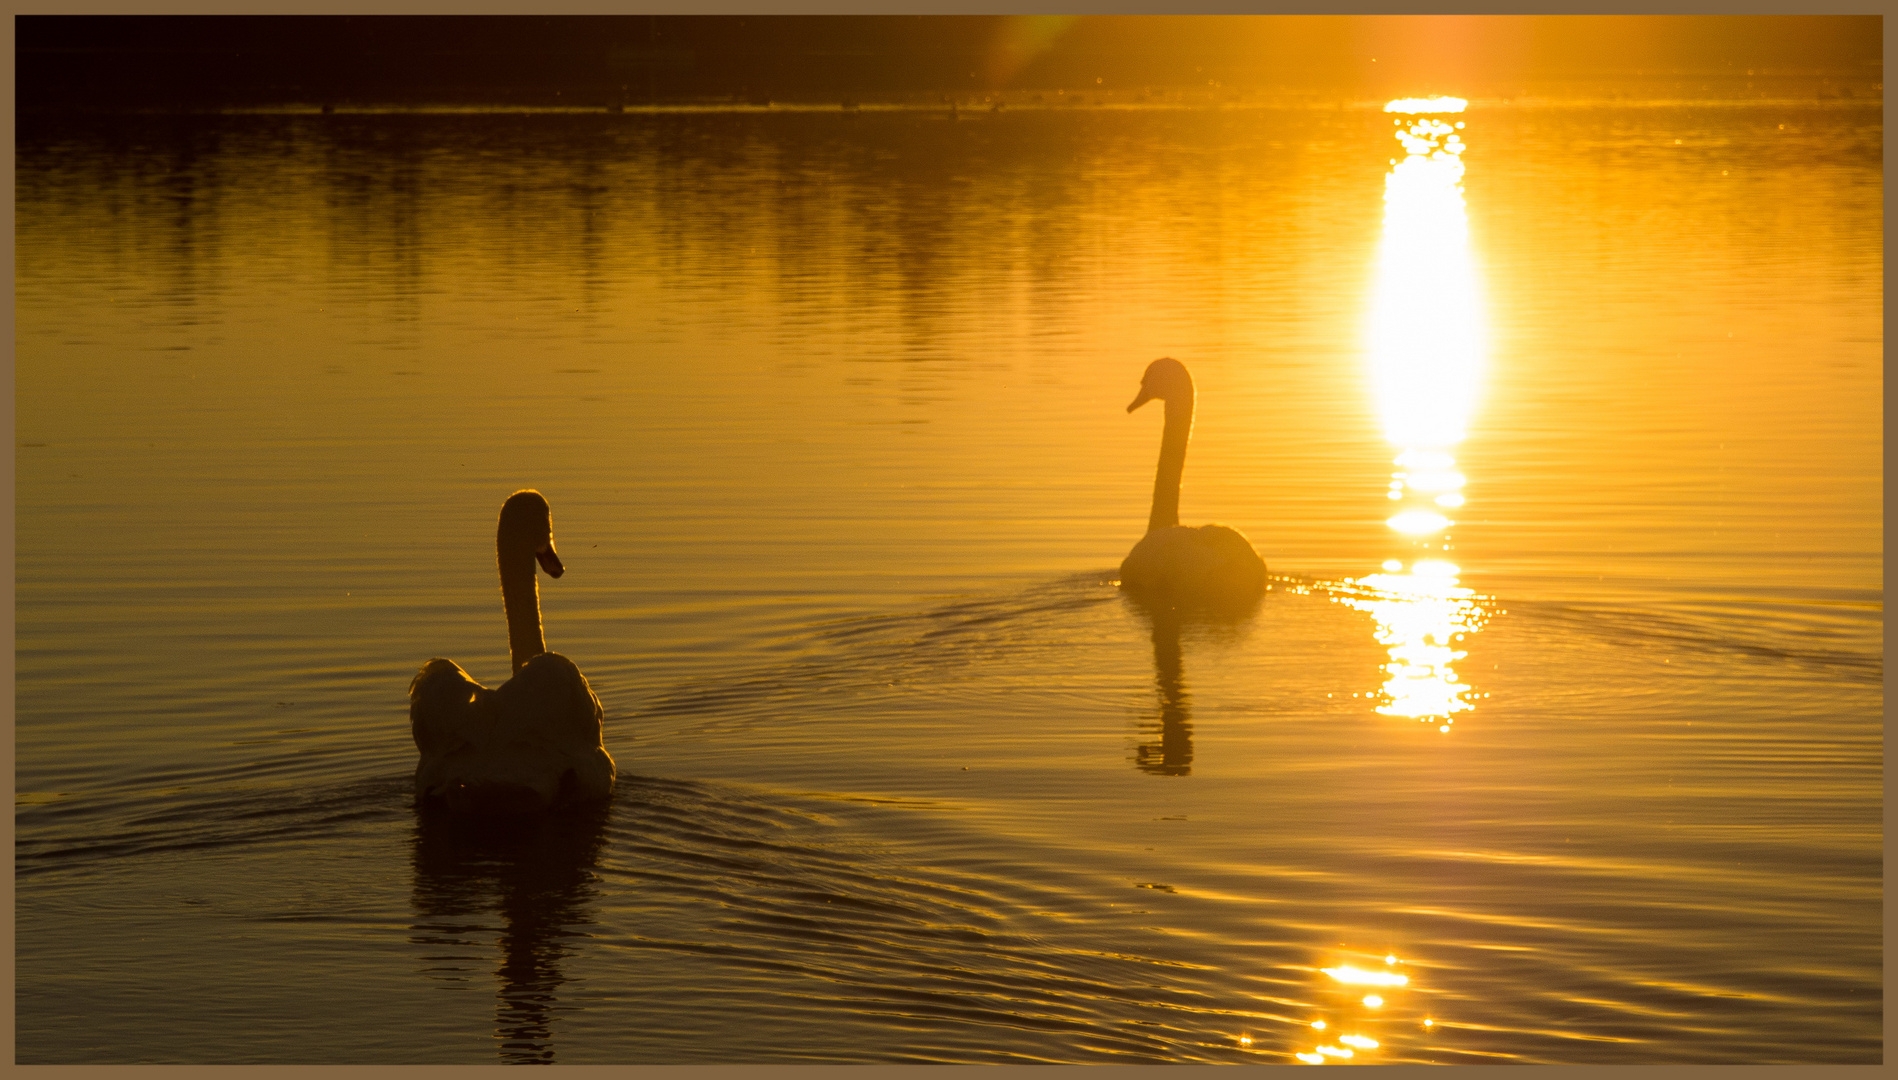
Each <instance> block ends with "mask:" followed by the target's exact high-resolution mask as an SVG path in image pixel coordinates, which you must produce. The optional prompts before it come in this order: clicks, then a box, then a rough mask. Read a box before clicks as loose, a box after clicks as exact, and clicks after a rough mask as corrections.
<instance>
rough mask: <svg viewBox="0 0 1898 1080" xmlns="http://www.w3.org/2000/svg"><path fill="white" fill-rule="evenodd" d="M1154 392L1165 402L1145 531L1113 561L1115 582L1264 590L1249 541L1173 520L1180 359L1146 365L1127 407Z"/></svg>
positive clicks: (1190, 595) (1259, 562) (1153, 589)
mask: <svg viewBox="0 0 1898 1080" xmlns="http://www.w3.org/2000/svg"><path fill="white" fill-rule="evenodd" d="M1154 398H1159V399H1161V400H1162V401H1164V402H1166V429H1165V432H1164V433H1163V434H1162V435H1161V436H1160V466H1159V469H1158V470H1157V472H1156V474H1155V476H1154V480H1153V510H1152V512H1151V513H1150V514H1149V515H1148V516H1147V535H1145V536H1143V537H1141V538H1140V542H1139V543H1138V544H1135V545H1134V549H1133V550H1132V551H1130V552H1128V553H1127V558H1126V559H1124V560H1122V562H1121V564H1120V583H1121V587H1122V588H1125V589H1129V590H1132V591H1135V592H1139V593H1144V594H1147V595H1149V596H1155V597H1165V598H1170V599H1176V600H1210V601H1220V600H1246V599H1251V598H1253V597H1256V596H1258V595H1259V594H1260V593H1262V592H1264V591H1265V560H1264V559H1261V558H1259V553H1258V552H1256V551H1254V550H1252V542H1251V541H1250V540H1247V539H1246V538H1245V535H1244V534H1243V533H1241V532H1240V531H1239V530H1237V529H1234V528H1232V527H1230V526H1226V525H1202V526H1200V527H1199V528H1197V529H1194V528H1188V527H1186V526H1183V525H1181V524H1180V474H1181V473H1182V472H1184V471H1185V468H1186V443H1187V440H1188V438H1189V437H1190V436H1191V434H1192V431H1193V377H1192V376H1191V375H1190V374H1188V373H1187V371H1186V365H1185V364H1182V363H1180V362H1179V361H1178V360H1174V359H1172V358H1171V357H1162V358H1160V359H1158V360H1155V361H1154V362H1153V363H1151V364H1149V365H1147V371H1146V374H1145V375H1144V376H1142V377H1141V380H1140V394H1139V396H1137V397H1135V398H1134V401H1133V404H1131V405H1129V406H1127V411H1128V412H1133V411H1134V410H1135V409H1138V408H1139V407H1140V406H1142V405H1145V404H1146V403H1147V402H1149V401H1151V400H1153V399H1154Z"/></svg>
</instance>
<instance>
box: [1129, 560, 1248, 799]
mask: <svg viewBox="0 0 1898 1080" xmlns="http://www.w3.org/2000/svg"><path fill="white" fill-rule="evenodd" d="M1127 602H1128V603H1129V604H1130V605H1131V606H1132V607H1133V609H1134V610H1135V611H1136V612H1138V613H1139V614H1140V615H1141V616H1142V617H1143V618H1144V619H1145V620H1146V622H1147V626H1148V629H1149V630H1150V631H1151V633H1152V637H1153V685H1154V690H1155V694H1156V696H1157V698H1158V699H1159V712H1158V714H1157V715H1153V714H1149V715H1148V716H1147V717H1146V718H1145V720H1144V721H1143V722H1142V723H1141V725H1140V729H1141V733H1142V734H1143V735H1151V734H1153V733H1154V729H1155V726H1156V725H1155V724H1154V721H1155V720H1157V721H1158V729H1159V731H1158V733H1159V738H1157V739H1152V738H1149V739H1147V740H1145V741H1143V742H1141V743H1139V744H1137V745H1136V746H1135V747H1134V758H1133V760H1134V768H1136V769H1139V770H1140V771H1141V772H1145V773H1152V774H1154V775H1156V776H1188V775H1191V773H1192V772H1193V714H1192V709H1191V704H1192V700H1193V697H1192V694H1190V693H1189V692H1188V691H1187V689H1186V677H1185V668H1184V664H1183V663H1182V661H1181V650H1180V636H1181V633H1182V631H1184V630H1187V629H1189V628H1190V629H1191V630H1194V631H1210V632H1211V633H1212V634H1213V635H1215V636H1221V635H1226V634H1231V633H1233V632H1235V631H1236V630H1237V629H1238V628H1239V626H1240V625H1241V624H1242V623H1243V622H1244V621H1245V620H1246V619H1248V618H1250V617H1251V615H1252V614H1253V613H1254V612H1255V611H1257V610H1258V603H1257V601H1256V600H1255V601H1248V602H1247V603H1244V604H1241V605H1236V606H1232V607H1225V608H1208V607H1194V608H1181V607H1174V606H1165V605H1160V604H1148V603H1143V602H1142V601H1141V600H1140V599H1139V598H1138V597H1136V596H1134V595H1132V594H1128V596H1127Z"/></svg>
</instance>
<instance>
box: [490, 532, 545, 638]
mask: <svg viewBox="0 0 1898 1080" xmlns="http://www.w3.org/2000/svg"><path fill="white" fill-rule="evenodd" d="M499 547H500V552H499V560H500V564H501V604H502V606H503V607H505V608H506V609H507V649H508V653H509V654H510V655H511V656H512V657H513V660H514V670H515V671H519V670H521V665H522V664H525V663H527V662H528V661H529V660H531V659H533V658H534V657H536V656H539V655H540V654H541V653H544V652H546V651H547V641H546V639H545V638H543V637H541V636H540V585H539V583H538V582H536V581H535V579H534V549H533V548H531V547H529V546H528V545H526V544H520V543H515V544H510V543H508V540H507V538H506V537H503V538H502V539H501V542H500V545H499Z"/></svg>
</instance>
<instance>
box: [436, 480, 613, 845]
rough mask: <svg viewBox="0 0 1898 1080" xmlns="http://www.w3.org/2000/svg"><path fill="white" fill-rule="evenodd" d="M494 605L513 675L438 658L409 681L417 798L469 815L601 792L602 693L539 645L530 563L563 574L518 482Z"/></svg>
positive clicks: (606, 777) (549, 527)
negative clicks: (489, 680) (501, 617)
mask: <svg viewBox="0 0 1898 1080" xmlns="http://www.w3.org/2000/svg"><path fill="white" fill-rule="evenodd" d="M495 548H496V550H497V553H498V561H499V563H500V567H501V603H502V605H503V607H504V608H505V609H506V611H507V638H508V649H509V651H510V652H511V653H512V654H513V659H514V677H513V678H511V679H509V680H508V681H507V682H505V683H503V684H501V685H500V686H499V687H496V688H495V689H492V690H490V689H488V688H487V687H485V686H482V685H481V684H480V683H478V682H475V681H474V680H473V679H471V678H469V677H468V673H467V672H465V671H463V670H461V667H460V666H459V665H457V664H456V663H455V662H454V661H452V660H443V659H441V658H440V657H436V658H435V659H433V660H430V661H429V662H428V663H426V664H423V665H422V670H421V671H419V672H417V673H416V675H415V681H413V682H411V683H410V684H409V727H410V730H411V732H412V733H413V734H414V736H415V746H416V749H418V750H420V751H421V755H422V759H421V761H420V762H419V763H418V764H417V765H416V767H415V797H416V801H417V802H420V803H427V802H432V801H435V800H440V801H441V802H444V803H446V804H447V805H448V807H449V809H451V810H456V811H460V812H464V813H477V814H514V813H534V812H538V811H541V810H549V809H563V808H565V807H567V806H570V805H574V804H578V803H585V802H594V801H598V800H602V799H605V798H607V796H608V795H610V794H611V793H612V790H613V777H614V769H613V758H612V757H611V756H610V755H608V754H607V752H606V747H605V746H604V745H603V744H602V741H601V719H602V717H603V715H604V714H603V712H602V710H601V709H600V699H599V698H597V697H595V696H593V688H592V687H590V686H588V685H587V680H586V676H584V675H582V674H580V669H579V668H577V667H575V666H574V664H573V661H571V660H569V659H567V658H566V657H564V656H561V655H560V654H559V653H551V652H547V651H546V648H547V646H546V642H545V641H544V640H543V639H542V637H541V633H540V589H539V585H538V583H537V582H536V580H535V578H534V563H535V562H536V561H537V560H538V561H539V563H540V565H541V567H542V568H543V569H545V570H546V571H547V574H548V576H549V577H559V576H560V575H561V574H562V573H564V572H565V568H564V567H562V566H561V565H560V556H559V555H557V554H556V553H555V552H554V533H553V517H552V514H551V512H550V511H549V510H548V508H547V500H546V499H544V498H542V497H541V494H540V492H538V491H532V490H528V491H517V492H515V493H514V494H513V495H511V496H509V497H508V500H507V502H506V503H505V504H504V505H503V506H502V507H501V523H500V527H499V528H498V529H497V530H496V533H495Z"/></svg>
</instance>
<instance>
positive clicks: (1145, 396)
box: [1127, 383, 1153, 412]
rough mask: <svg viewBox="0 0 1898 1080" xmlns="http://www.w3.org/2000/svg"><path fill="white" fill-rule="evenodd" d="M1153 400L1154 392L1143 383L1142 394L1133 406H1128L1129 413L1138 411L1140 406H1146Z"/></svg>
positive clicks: (1141, 386) (1141, 385)
mask: <svg viewBox="0 0 1898 1080" xmlns="http://www.w3.org/2000/svg"><path fill="white" fill-rule="evenodd" d="M1152 400H1153V392H1152V391H1151V390H1148V389H1147V384H1146V383H1141V384H1140V394H1139V396H1137V397H1135V398H1134V403H1133V404H1132V405H1129V406H1127V411H1128V412H1133V411H1134V410H1135V409H1138V408H1139V407H1140V406H1142V405H1145V404H1146V403H1147V402H1149V401H1152Z"/></svg>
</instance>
